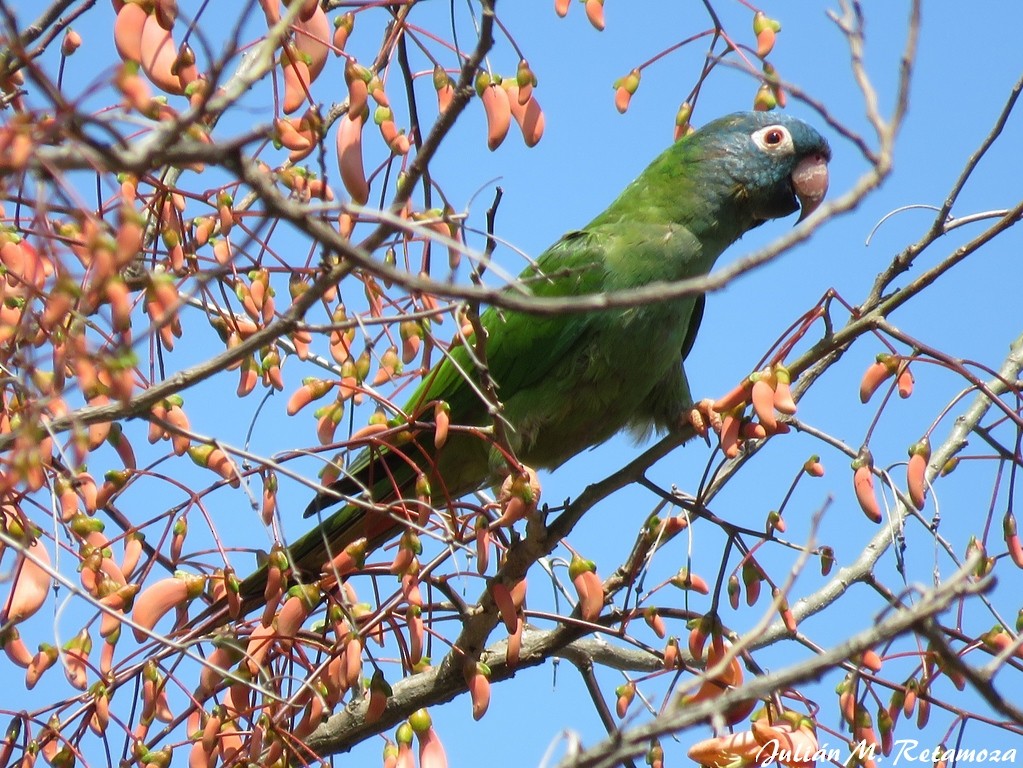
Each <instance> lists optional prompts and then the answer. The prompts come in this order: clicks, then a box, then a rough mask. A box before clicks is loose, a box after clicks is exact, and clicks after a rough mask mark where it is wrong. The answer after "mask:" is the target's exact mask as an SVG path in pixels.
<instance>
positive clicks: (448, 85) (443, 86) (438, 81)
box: [433, 64, 455, 114]
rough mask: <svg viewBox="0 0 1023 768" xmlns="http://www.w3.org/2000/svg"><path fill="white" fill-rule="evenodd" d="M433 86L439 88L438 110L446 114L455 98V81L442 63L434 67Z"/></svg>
mask: <svg viewBox="0 0 1023 768" xmlns="http://www.w3.org/2000/svg"><path fill="white" fill-rule="evenodd" d="M433 87H434V88H435V89H436V90H437V112H438V113H440V114H444V112H446V111H447V108H448V107H450V106H451V100H452V99H454V98H455V81H454V80H452V79H451V76H450V75H449V74H448V73H447V72H445V71H444V69H443V68H442V67H441V65H440V64H437V65H435V66H434V68H433Z"/></svg>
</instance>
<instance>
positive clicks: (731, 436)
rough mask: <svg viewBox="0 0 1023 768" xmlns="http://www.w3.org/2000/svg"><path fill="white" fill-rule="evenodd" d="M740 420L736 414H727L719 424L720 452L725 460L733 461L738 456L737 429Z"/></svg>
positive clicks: (740, 424)
mask: <svg viewBox="0 0 1023 768" xmlns="http://www.w3.org/2000/svg"><path fill="white" fill-rule="evenodd" d="M741 426H742V418H740V416H739V415H738V414H734V413H728V414H726V415H725V417H724V419H722V422H721V438H720V440H721V450H722V452H723V453H724V454H725V458H727V459H734V458H735V457H736V456H738V455H739V428H740V427H741Z"/></svg>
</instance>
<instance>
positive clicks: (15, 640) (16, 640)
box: [0, 627, 32, 669]
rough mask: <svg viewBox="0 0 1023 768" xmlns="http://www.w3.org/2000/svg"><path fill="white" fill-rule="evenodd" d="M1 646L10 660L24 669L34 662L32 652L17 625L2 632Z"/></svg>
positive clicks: (0, 634)
mask: <svg viewBox="0 0 1023 768" xmlns="http://www.w3.org/2000/svg"><path fill="white" fill-rule="evenodd" d="M0 647H2V648H3V649H4V653H5V654H6V655H7V658H8V660H10V662H11V663H12V664H14V665H16V666H19V667H21V668H22V669H28V667H29V665H30V664H31V663H32V654H31V653H30V652H29V650H28V646H27V645H25V641H24V640H22V639H21V633H20V632H18V628H17V627H8V628H6V629H5V630H3V631H2V632H0Z"/></svg>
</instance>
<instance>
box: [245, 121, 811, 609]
mask: <svg viewBox="0 0 1023 768" xmlns="http://www.w3.org/2000/svg"><path fill="white" fill-rule="evenodd" d="M830 156H831V151H830V149H829V147H828V144H827V142H826V141H825V139H824V138H823V137H821V135H820V134H819V133H818V132H817V131H816V130H814V129H813V128H811V127H810V126H809V125H807V124H806V123H804V122H802V121H800V120H798V119H796V118H793V117H790V116H787V115H782V114H776V113H767V112H745V113H737V114H733V115H729V116H727V117H723V118H720V119H718V120H715V121H713V122H711V123H709V124H707V125H706V126H704V127H703V128H702V129H701V130H699V131H696V132H694V133H692V134H690V135H689V136H687V137H685V138H683V139H682V140H680V141H678V142H676V143H675V144H674V145H673V146H671V147H669V148H668V149H667V150H665V151H664V152H663V153H662V154H661V155H660V156H659V157H657V158H656V159H655V160H654V161H653V162H652V163H651V164H650V166H649V167H647V169H646V170H644V171H643V172H642V173H641V174H640V175H639V177H638V178H636V180H635V181H633V182H632V183H631V184H629V186H628V187H626V188H625V190H624V191H623V192H622V193H621V195H619V197H618V199H617V200H615V201H614V202H613V203H611V205H610V206H609V207H608V208H607V210H605V211H604V212H603V213H601V214H600V215H599V216H597V217H596V218H595V219H594V220H593V221H592V222H590V223H589V224H587V225H586V226H585V227H583V228H582V229H578V230H575V231H572V232H569V233H567V234H566V235H564V236H563V237H562V238H561V239H560V240H558V241H557V242H556V243H554V244H553V245H552V246H551V247H550V248H548V249H547V250H546V251H544V253H543V254H541V255H540V257H539V258H538V259H537V260H536V262H535V264H534V265H532V266H530V267H529V268H527V269H526V270H525V271H524V272H523V273H522V275H521V281H522V285H523V286H526V287H527V288H528V290H529V291H531V292H532V293H533V294H534V295H536V296H544V297H559V296H565V297H572V296H581V295H587V294H606V293H614V292H616V291H622V290H625V289H630V288H638V287H642V286H648V285H651V284H656V283H664V284H668V283H672V282H675V281H679V280H685V279H688V278H694V277H699V276H702V275H705V274H707V273H708V272H709V271H710V270H711V268H712V267H713V265H714V262H715V260H716V259H717V258H718V256H720V255H721V253H722V252H723V251H724V250H725V249H726V248H727V247H728V246H729V245H731V244H732V243H733V242H735V241H736V240H738V239H739V238H740V237H742V235H743V234H745V233H746V232H747V231H749V230H750V229H752V228H753V227H756V226H758V225H760V224H762V223H763V222H765V221H767V220H768V219H774V218H780V217H783V216H787V215H789V214H791V213H794V212H795V211H796V210H799V209H801V210H802V212H801V215H800V220H802V219H803V218H805V217H806V216H807V215H809V214H810V213H811V212H812V211H813V210H814V209H815V208H816V207H817V206H818V205H819V204H820V202H821V200H822V199H823V198H824V195H825V193H826V191H827V186H828V169H827V163H828V160H829V159H830ZM702 310H703V296H687V297H684V298H679V299H667V300H653V301H650V302H648V303H644V304H642V305H640V306H633V307H628V308H624V309H608V310H602V311H594V312H586V313H570V314H560V315H546V316H537V315H530V314H525V313H520V312H515V311H508V310H500V309H496V308H490V309H488V310H486V311H485V312H484V313H483V314H482V315H481V317H480V321H481V324H482V327H483V328H484V329H485V330H486V334H487V336H486V342H485V353H486V367H487V374H488V375H489V377H490V380H491V381H492V382H493V383H494V385H495V386H494V391H495V392H496V396H497V398H498V400H499V402H500V408H499V410H498V411H497V413H496V414H495V413H494V407H493V406H496V403H495V404H491V403H488V402H487V401H486V399H485V398H484V397H483V396H482V393H481V387H480V381H481V377H480V373H479V371H478V370H477V366H476V364H475V363H474V357H473V352H472V348H473V346H474V343H475V339H474V338H470V339H468V340H467V341H466V343H464V344H462V345H461V346H456V347H454V348H453V349H452V350H451V352H450V355H449V356H448V357H446V358H445V359H444V360H443V361H441V362H440V363H439V364H438V365H436V366H435V367H434V368H433V369H432V370H431V371H429V372H428V373H427V374H426V375H425V376H424V378H423V381H422V383H421V385H420V386H419V388H418V389H417V390H416V391H415V392H414V393H413V394H412V396H411V398H410V400H409V404H408V406H407V408H406V410H405V413H406V414H408V415H410V416H415V417H416V419H417V420H419V421H430V420H432V418H433V415H432V414H433V413H434V410H433V405H434V404H435V403H436V402H438V401H442V402H443V403H446V405H447V407H448V408H449V409H450V411H449V413H450V423H451V425H452V430H451V431H450V433H449V435H448V437H447V440H446V443H445V444H443V446H442V447H441V448H440V449H439V450H438V449H436V448H435V447H434V444H433V438H432V434H431V433H429V432H427V431H423V432H420V433H419V434H418V435H417V436H414V437H409V436H408V435H409V433H408V432H407V433H406V438H405V442H404V443H402V442H401V441H400V439H399V438H392V439H394V444H393V446H389V445H387V444H385V443H381V444H380V445H379V446H377V447H373V448H370V449H367V450H366V451H365V452H364V453H362V454H361V455H360V456H359V457H357V458H356V460H355V461H354V462H353V463H352V464H351V465H350V466H349V467H348V468H347V469H346V470H345V471H344V473H343V475H342V477H341V478H340V479H338V480H337V481H335V482H334V483H333V484H332V485H330V486H329V487H328V488H327V489H325V490H324V491H322V492H321V493H320V494H319V495H317V496H316V498H315V499H313V501H312V503H310V505H309V507H308V509H307V510H306V516H307V517H308V516H313V515H315V516H317V517H318V518H320V519H319V522H318V525H317V527H316V528H315V529H313V530H312V531H311V532H310V533H308V534H306V535H305V536H303V537H302V538H300V539H299V540H297V541H296V542H294V543H292V544H291V545H290V546H289V547H288V551H289V554H290V557H291V562H292V565H293V567H294V568H295V569H296V570H297V571H298V572H299V573H301V574H303V575H304V576H311V577H316V576H324V575H327V576H329V571H330V570H331V563H330V561H331V558H332V557H334V556H335V555H338V553H341V552H342V551H343V550H344V548H345V547H346V546H347V545H349V544H351V543H352V542H354V541H357V540H359V539H362V538H364V539H365V540H366V545H367V548H369V549H372V548H373V547H375V546H379V544H381V543H382V542H383V541H385V540H386V539H389V538H392V537H395V536H397V535H398V534H399V533H400V532H401V531H402V530H404V529H405V527H406V526H405V525H404V521H405V519H406V518H411V519H412V520H413V521H414V520H415V519H416V516H417V515H418V514H420V512H419V508H421V507H423V506H424V503H423V501H422V500H421V497H422V495H423V494H422V489H423V487H424V485H423V480H424V479H425V480H426V481H427V482H428V484H429V487H430V491H429V497H428V500H432V502H433V503H434V504H443V503H444V502H445V501H447V500H453V499H457V498H458V497H459V496H461V495H463V494H465V493H468V492H470V491H473V490H476V489H478V488H480V487H481V486H483V485H484V484H486V483H487V482H488V481H492V480H494V479H499V478H500V477H502V476H503V475H507V474H508V472H509V469H508V467H509V466H513V465H512V464H509V461H508V460H509V459H511V457H509V456H505V455H504V454H505V452H502V451H499V450H496V449H495V441H494V439H493V436H492V435H491V434H490V432H488V431H487V430H486V428H487V427H488V426H489V425H492V424H494V421H495V418H499V419H501V420H502V423H503V425H504V429H503V430H502V432H503V434H504V435H505V436H506V438H507V441H506V445H507V447H508V448H510V449H511V450H512V452H513V455H514V460H517V461H519V462H521V463H522V464H524V465H527V466H529V467H533V468H545V469H553V468H555V467H557V466H559V465H560V464H562V463H563V462H565V461H566V460H567V459H569V458H571V457H572V456H574V455H576V454H578V453H579V452H580V451H582V450H584V449H586V448H589V447H591V446H594V445H597V444H599V443H602V442H604V441H605V440H607V439H608V438H610V437H611V436H612V435H614V434H616V433H617V432H619V431H622V430H625V429H629V430H632V431H634V432H636V433H640V434H642V433H645V432H647V431H649V430H651V429H655V430H662V431H663V430H666V429H671V428H673V427H678V426H680V425H681V424H683V423H684V422H685V420H686V418H687V415H688V413H689V411H690V409H691V408H692V407H693V402H692V398H691V396H690V391H689V384H688V381H687V379H686V374H685V371H684V370H683V367H682V363H683V360H684V359H685V357H686V355H687V353H688V352H689V349H690V347H691V346H692V343H693V339H694V337H695V333H696V330H697V328H698V326H699V323H700V318H701V315H702ZM457 426H471V427H477V428H479V429H476V430H459V429H457V428H456V427H457ZM410 432H411V429H410ZM502 467H503V469H502ZM502 473H503V474H502ZM417 480H418V481H419V484H420V485H419V491H420V492H419V494H418V495H419V496H420V501H419V502H417V500H416V497H417V490H416V485H417ZM399 499H401V500H403V501H402V502H401V503H394V502H396V501H397V500H399ZM360 500H361V503H360ZM342 501H343V502H344V503H345V506H344V507H343V508H342V509H340V510H339V511H337V512H334V513H333V514H331V515H329V516H324V515H323V512H324V510H326V509H327V508H329V507H331V506H333V505H335V504H337V503H339V502H342ZM374 507H375V510H376V511H374V509H373V508H374ZM257 575H258V574H257ZM253 578H255V577H253ZM253 587H258V588H259V590H261V589H262V585H261V584H258V583H254V584H252V585H250V584H249V582H246V584H245V585H244V586H243V594H246V593H249V592H253V591H258V590H254V589H253Z"/></svg>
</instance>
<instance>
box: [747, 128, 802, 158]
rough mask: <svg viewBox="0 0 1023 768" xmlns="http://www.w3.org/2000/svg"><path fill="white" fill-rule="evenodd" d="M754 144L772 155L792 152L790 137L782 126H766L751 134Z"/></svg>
mask: <svg viewBox="0 0 1023 768" xmlns="http://www.w3.org/2000/svg"><path fill="white" fill-rule="evenodd" d="M751 138H752V139H753V141H754V143H756V145H757V146H758V147H760V148H761V149H763V150H766V151H768V152H772V153H778V152H781V153H783V154H784V153H786V152H791V151H792V150H793V146H792V135H791V134H790V133H789V132H788V129H787V128H786V127H785V126H784V125H768V126H765V127H764V128H761V129H760V130H758V131H756V132H754V133H753V135H752V136H751Z"/></svg>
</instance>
